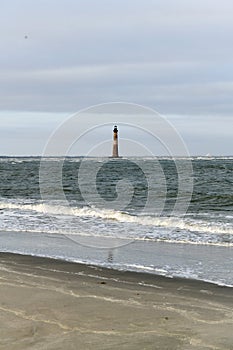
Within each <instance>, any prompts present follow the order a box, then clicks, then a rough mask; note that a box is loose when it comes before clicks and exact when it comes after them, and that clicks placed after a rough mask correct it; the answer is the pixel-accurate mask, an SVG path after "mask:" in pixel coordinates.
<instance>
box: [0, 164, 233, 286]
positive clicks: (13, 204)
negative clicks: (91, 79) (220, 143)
mask: <svg viewBox="0 0 233 350" xmlns="http://www.w3.org/2000/svg"><path fill="white" fill-rule="evenodd" d="M187 164H189V172H188V173H187V172H186V173H185V171H186V170H185V169H187ZM190 164H191V169H192V171H191V172H190ZM41 169H42V170H41ZM180 169H183V172H184V174H183V175H185V176H186V177H187V178H185V176H183V177H182V174H180ZM59 171H60V173H61V174H58V172H59ZM59 176H60V177H59ZM0 179H1V182H0V230H1V233H0V251H4V252H15V253H20V254H31V255H37V256H47V257H53V258H58V259H64V260H70V261H76V262H81V263H86V264H96V265H99V266H105V267H112V268H116V269H120V270H134V271H143V272H148V273H154V274H161V275H165V276H169V277H174V276H180V277H186V278H195V279H199V280H206V281H211V282H213V283H216V284H221V285H228V286H233V194H232V186H233V158H231V157H225V158H224V157H219V158H217V157H215V158H214V157H213V158H210V157H206V158H201V157H194V158H186V159H182V158H177V159H170V158H129V159H108V158H92V159H91V158H75V157H73V158H72V157H69V158H66V159H62V158H46V159H43V160H42V159H40V158H39V157H25V158H23V157H2V158H0ZM180 179H181V180H182V181H183V183H182V181H181V180H180ZM186 182H187V183H189V186H188V187H187V186H186ZM180 188H181V191H180ZM177 203H178V205H177Z"/></svg>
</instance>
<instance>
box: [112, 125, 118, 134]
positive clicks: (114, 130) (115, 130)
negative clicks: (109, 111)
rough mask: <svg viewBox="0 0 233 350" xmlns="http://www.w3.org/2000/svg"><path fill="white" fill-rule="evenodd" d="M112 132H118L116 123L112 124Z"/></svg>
mask: <svg viewBox="0 0 233 350" xmlns="http://www.w3.org/2000/svg"><path fill="white" fill-rule="evenodd" d="M113 132H116V133H117V132H118V130H117V126H116V125H115V126H114V129H113Z"/></svg>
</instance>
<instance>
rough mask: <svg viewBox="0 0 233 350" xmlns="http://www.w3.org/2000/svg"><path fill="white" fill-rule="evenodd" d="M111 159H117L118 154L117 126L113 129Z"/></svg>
mask: <svg viewBox="0 0 233 350" xmlns="http://www.w3.org/2000/svg"><path fill="white" fill-rule="evenodd" d="M112 158H119V154H118V130H117V126H116V125H115V126H114V129H113V146H112Z"/></svg>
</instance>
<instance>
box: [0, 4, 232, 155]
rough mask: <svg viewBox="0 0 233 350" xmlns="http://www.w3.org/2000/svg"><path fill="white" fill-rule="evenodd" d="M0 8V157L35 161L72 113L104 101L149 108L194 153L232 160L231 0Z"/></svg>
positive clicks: (80, 151)
mask: <svg viewBox="0 0 233 350" xmlns="http://www.w3.org/2000/svg"><path fill="white" fill-rule="evenodd" d="M0 5H1V12H0V52H1V55H0V155H40V154H42V152H43V149H44V147H45V145H46V142H47V141H48V138H49V137H50V135H51V133H52V132H53V131H54V130H55V129H56V128H57V127H58V126H59V125H60V124H61V123H63V122H64V121H65V120H67V118H69V116H70V115H73V114H74V113H76V112H77V111H79V110H80V109H83V108H88V107H90V106H93V105H96V104H101V103H109V102H129V103H135V104H139V105H143V106H146V107H148V108H152V109H155V110H156V111H157V112H159V113H160V114H161V115H162V116H164V117H165V118H166V119H167V120H168V121H169V122H170V123H172V125H173V126H174V127H175V128H176V129H177V132H178V133H179V134H180V136H181V137H182V138H183V140H184V142H185V143H186V146H187V148H188V150H189V152H190V154H191V155H206V154H211V155H233V150H232V130H233V98H232V96H233V45H232V42H233V21H232V13H233V2H232V1H231V0H221V1H219V0H195V1H194V0H188V1H187V0H144V1H141V0H117V1H115V0H98V1H94V0H85V1H83V0H38V1H36V2H35V1H31V0H14V1H6V0H0ZM92 118H93V123H95V122H96V121H95V120H94V119H95V116H93V115H92ZM96 118H97V119H96V120H98V116H97V117H96ZM141 118H143V116H142V117H141ZM116 121H117V120H116ZM83 123H85V121H83ZM121 129H123V126H122V128H121ZM110 132H111V131H110ZM126 136H127V135H126ZM110 137H111V135H110ZM106 138H107V139H108V138H109V135H108V136H106ZM77 152H78V153H79V154H78V155H81V154H82V152H83V149H82V147H80V149H78V151H77Z"/></svg>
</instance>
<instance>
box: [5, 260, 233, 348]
mask: <svg viewBox="0 0 233 350" xmlns="http://www.w3.org/2000/svg"><path fill="white" fill-rule="evenodd" d="M0 271H1V272H0V283H1V284H0V297H1V304H0V310H1V312H0V315H1V316H0V317H1V323H0V324H1V325H0V349H4V350H11V349H17V350H20V349H85V350H86V349H101V350H102V349H138V350H139V349H140V350H141V349H171V350H174V349H187V350H188V349H195V350H203V349H228V350H229V349H233V334H232V328H233V293H232V288H228V287H221V286H217V285H214V284H210V283H206V282H202V281H194V280H190V279H181V278H166V277H162V276H156V275H150V274H145V273H137V272H129V271H124V272H123V271H116V270H112V269H106V268H102V267H97V266H91V265H84V264H77V263H72V262H65V261H60V260H55V259H48V258H39V257H32V256H23V255H17V254H9V253H1V254H0Z"/></svg>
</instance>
